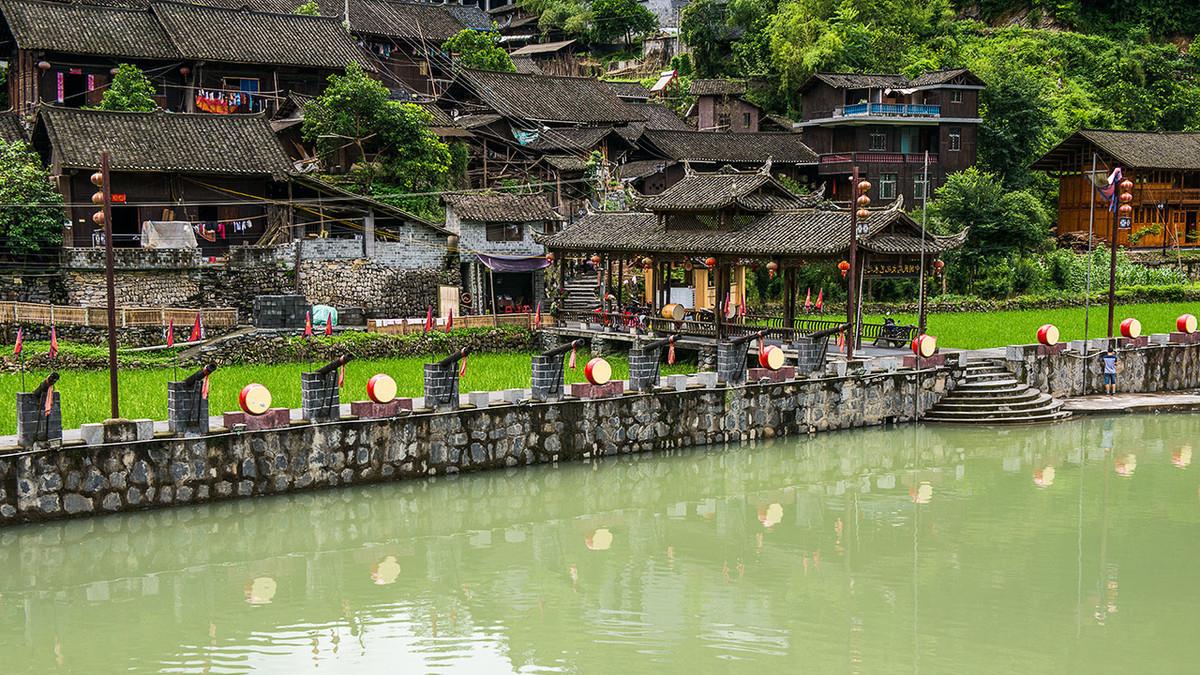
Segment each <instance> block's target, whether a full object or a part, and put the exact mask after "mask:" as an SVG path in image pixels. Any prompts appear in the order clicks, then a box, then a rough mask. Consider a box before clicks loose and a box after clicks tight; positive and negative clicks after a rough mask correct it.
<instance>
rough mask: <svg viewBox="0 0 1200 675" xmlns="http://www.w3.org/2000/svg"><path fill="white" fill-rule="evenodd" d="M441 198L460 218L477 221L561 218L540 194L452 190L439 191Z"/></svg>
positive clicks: (503, 221) (499, 221)
mask: <svg viewBox="0 0 1200 675" xmlns="http://www.w3.org/2000/svg"><path fill="white" fill-rule="evenodd" d="M442 202H443V203H445V204H446V205H448V206H449V207H450V208H452V209H454V213H455V214H456V215H457V216H458V217H459V219H461V220H470V221H475V222H480V223H517V222H528V221H540V220H562V219H563V217H562V216H561V215H559V214H558V212H557V211H555V210H554V209H553V208H552V207H551V206H550V202H549V201H547V199H546V198H545V197H544V196H542V195H519V194H512V193H510V192H490V191H489V192H451V193H448V194H445V195H442Z"/></svg>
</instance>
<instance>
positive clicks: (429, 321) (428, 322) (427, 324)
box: [425, 305, 433, 333]
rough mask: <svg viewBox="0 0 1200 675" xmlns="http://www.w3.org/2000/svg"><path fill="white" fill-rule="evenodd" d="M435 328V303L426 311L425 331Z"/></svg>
mask: <svg viewBox="0 0 1200 675" xmlns="http://www.w3.org/2000/svg"><path fill="white" fill-rule="evenodd" d="M431 330H433V305H430V306H429V309H428V310H427V311H426V312H425V332H426V333H428V332H429V331H431Z"/></svg>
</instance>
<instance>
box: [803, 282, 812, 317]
mask: <svg viewBox="0 0 1200 675" xmlns="http://www.w3.org/2000/svg"><path fill="white" fill-rule="evenodd" d="M804 311H805V312H806V313H807V312H811V311H812V289H811V288H807V289H805V291H804Z"/></svg>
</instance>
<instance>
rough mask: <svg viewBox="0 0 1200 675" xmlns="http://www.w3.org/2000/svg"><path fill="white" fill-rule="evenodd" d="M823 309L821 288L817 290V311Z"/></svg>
mask: <svg viewBox="0 0 1200 675" xmlns="http://www.w3.org/2000/svg"><path fill="white" fill-rule="evenodd" d="M823 309H825V289H824V288H822V289H821V290H820V291H818V292H817V311H818V312H819V311H821V310H823Z"/></svg>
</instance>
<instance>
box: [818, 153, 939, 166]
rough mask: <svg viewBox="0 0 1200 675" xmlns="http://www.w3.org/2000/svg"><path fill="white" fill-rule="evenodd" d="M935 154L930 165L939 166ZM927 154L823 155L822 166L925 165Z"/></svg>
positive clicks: (931, 157) (930, 159) (930, 158)
mask: <svg viewBox="0 0 1200 675" xmlns="http://www.w3.org/2000/svg"><path fill="white" fill-rule="evenodd" d="M937 161H938V158H937V155H936V154H934V153H930V154H929V163H930V164H937ZM924 163H925V153H913V152H909V153H903V152H833V153H828V154H824V155H821V164H822V165H826V164H924Z"/></svg>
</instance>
